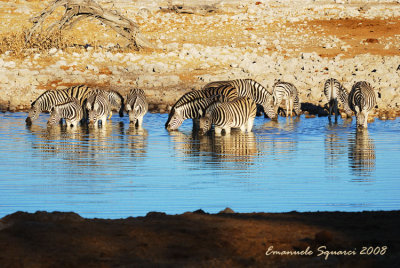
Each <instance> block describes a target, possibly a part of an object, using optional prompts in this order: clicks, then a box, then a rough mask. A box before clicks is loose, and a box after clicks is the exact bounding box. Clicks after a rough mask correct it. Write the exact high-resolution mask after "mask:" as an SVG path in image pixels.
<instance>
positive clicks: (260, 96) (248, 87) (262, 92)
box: [204, 79, 275, 118]
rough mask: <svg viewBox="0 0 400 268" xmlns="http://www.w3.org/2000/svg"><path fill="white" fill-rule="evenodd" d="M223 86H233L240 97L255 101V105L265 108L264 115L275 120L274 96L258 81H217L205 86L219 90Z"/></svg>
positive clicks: (205, 87)
mask: <svg viewBox="0 0 400 268" xmlns="http://www.w3.org/2000/svg"><path fill="white" fill-rule="evenodd" d="M223 85H231V86H232V87H234V88H235V89H236V90H237V96H238V97H248V98H250V99H252V100H254V102H255V103H257V104H259V105H261V106H262V107H263V109H264V113H265V114H266V115H267V116H268V117H269V118H275V112H274V109H273V100H272V94H271V93H270V92H269V91H268V90H267V89H266V88H265V87H263V86H262V85H261V84H260V83H258V82H257V81H255V80H253V79H236V80H228V81H216V82H211V83H208V84H207V85H205V86H204V89H207V88H218V87H220V86H223Z"/></svg>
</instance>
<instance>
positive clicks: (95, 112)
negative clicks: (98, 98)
mask: <svg viewBox="0 0 400 268" xmlns="http://www.w3.org/2000/svg"><path fill="white" fill-rule="evenodd" d="M86 108H87V109H88V113H89V115H88V116H89V125H90V126H94V125H95V124H96V123H97V121H98V120H99V117H100V112H99V108H100V106H99V103H98V102H95V103H94V104H93V106H92V105H91V104H90V103H87V105H86Z"/></svg>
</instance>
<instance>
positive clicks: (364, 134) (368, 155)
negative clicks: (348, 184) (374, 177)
mask: <svg viewBox="0 0 400 268" xmlns="http://www.w3.org/2000/svg"><path fill="white" fill-rule="evenodd" d="M375 159H376V157H375V144H374V141H373V140H372V139H371V138H370V137H369V135H368V130H367V129H357V130H356V132H355V134H354V133H353V135H351V136H349V168H350V171H351V172H352V174H353V175H355V176H371V173H372V172H374V171H375Z"/></svg>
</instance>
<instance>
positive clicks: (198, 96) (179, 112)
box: [165, 85, 237, 130]
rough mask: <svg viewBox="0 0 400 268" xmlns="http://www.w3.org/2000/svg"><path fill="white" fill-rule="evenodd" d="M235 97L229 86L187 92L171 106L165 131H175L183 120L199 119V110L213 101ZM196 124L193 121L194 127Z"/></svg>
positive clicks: (234, 92) (233, 90)
mask: <svg viewBox="0 0 400 268" xmlns="http://www.w3.org/2000/svg"><path fill="white" fill-rule="evenodd" d="M214 97H215V98H214ZM236 97H237V94H236V90H235V88H233V87H232V86H230V85H224V86H221V87H216V88H209V89H203V90H194V91H191V92H188V93H186V94H184V95H183V96H182V97H181V98H180V99H179V100H178V101H177V102H176V103H175V104H174V106H172V109H171V111H170V113H169V115H168V120H167V122H166V123H165V128H166V129H167V130H176V129H178V128H179V127H180V126H181V125H182V123H183V121H184V120H185V119H189V118H191V119H198V118H200V114H199V113H198V111H199V108H201V109H205V108H206V107H207V106H208V105H209V104H210V103H211V102H213V101H215V100H219V101H228V100H233V99H235V98H236ZM196 123H197V122H196V120H193V125H194V127H196Z"/></svg>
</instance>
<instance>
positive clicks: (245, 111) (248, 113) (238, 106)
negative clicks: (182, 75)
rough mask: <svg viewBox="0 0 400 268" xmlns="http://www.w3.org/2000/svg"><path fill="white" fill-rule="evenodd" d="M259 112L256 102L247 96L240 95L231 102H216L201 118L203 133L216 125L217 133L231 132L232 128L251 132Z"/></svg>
mask: <svg viewBox="0 0 400 268" xmlns="http://www.w3.org/2000/svg"><path fill="white" fill-rule="evenodd" d="M256 112H257V105H256V103H255V102H254V101H253V100H252V99H250V98H247V97H238V98H236V99H235V100H233V101H229V102H214V103H212V104H211V105H210V106H209V107H208V108H207V109H206V111H205V114H204V116H203V117H202V118H200V129H201V133H202V134H205V133H206V132H208V131H209V130H210V129H211V126H212V125H214V129H215V134H217V135H220V134H221V132H222V130H224V131H225V134H229V133H230V132H231V128H240V130H241V131H247V132H250V131H251V129H252V128H253V123H254V118H255V116H256Z"/></svg>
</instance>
